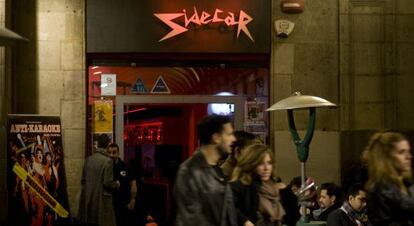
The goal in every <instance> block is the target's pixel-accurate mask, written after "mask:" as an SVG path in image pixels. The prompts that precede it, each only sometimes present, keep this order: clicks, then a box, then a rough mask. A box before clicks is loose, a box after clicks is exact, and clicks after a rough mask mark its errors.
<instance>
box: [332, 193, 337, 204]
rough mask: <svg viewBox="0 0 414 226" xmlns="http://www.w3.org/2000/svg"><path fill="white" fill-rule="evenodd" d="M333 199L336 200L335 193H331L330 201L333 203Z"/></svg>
mask: <svg viewBox="0 0 414 226" xmlns="http://www.w3.org/2000/svg"><path fill="white" fill-rule="evenodd" d="M335 200H336V196H335V195H332V196H331V201H332V202H333V203H335Z"/></svg>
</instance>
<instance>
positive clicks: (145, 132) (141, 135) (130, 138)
mask: <svg viewBox="0 0 414 226" xmlns="http://www.w3.org/2000/svg"><path fill="white" fill-rule="evenodd" d="M162 138H163V135H162V122H145V123H140V124H136V125H129V126H126V127H125V133H124V140H125V142H126V143H134V144H158V143H161V142H162Z"/></svg>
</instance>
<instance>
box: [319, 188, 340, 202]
mask: <svg viewBox="0 0 414 226" xmlns="http://www.w3.org/2000/svg"><path fill="white" fill-rule="evenodd" d="M322 190H326V194H327V195H328V196H329V197H332V196H335V197H336V199H335V204H337V203H342V196H343V193H342V189H341V187H339V186H338V185H336V184H334V183H324V184H322V185H321V191H322Z"/></svg>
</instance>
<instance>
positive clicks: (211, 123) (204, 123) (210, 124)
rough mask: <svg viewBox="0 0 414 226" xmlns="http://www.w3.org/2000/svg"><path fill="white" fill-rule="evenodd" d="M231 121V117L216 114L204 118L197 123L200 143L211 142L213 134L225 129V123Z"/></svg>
mask: <svg viewBox="0 0 414 226" xmlns="http://www.w3.org/2000/svg"><path fill="white" fill-rule="evenodd" d="M230 122H231V121H230V118H229V117H226V116H222V115H216V114H213V115H209V116H207V117H205V118H203V119H202V120H201V121H200V122H199V123H198V125H197V135H198V139H199V140H200V144H201V145H206V144H210V142H211V137H212V136H213V134H215V133H221V132H222V131H223V125H224V124H227V123H230Z"/></svg>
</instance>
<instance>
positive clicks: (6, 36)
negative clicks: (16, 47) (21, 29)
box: [0, 28, 29, 46]
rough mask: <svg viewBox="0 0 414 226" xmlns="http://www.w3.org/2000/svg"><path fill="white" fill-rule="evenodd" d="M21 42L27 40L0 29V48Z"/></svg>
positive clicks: (7, 30)
mask: <svg viewBox="0 0 414 226" xmlns="http://www.w3.org/2000/svg"><path fill="white" fill-rule="evenodd" d="M21 41H29V40H28V39H26V38H24V37H22V36H20V35H19V34H17V33H15V32H14V31H11V30H9V29H7V28H0V46H10V45H13V44H14V43H16V42H21Z"/></svg>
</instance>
